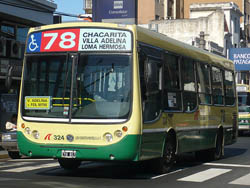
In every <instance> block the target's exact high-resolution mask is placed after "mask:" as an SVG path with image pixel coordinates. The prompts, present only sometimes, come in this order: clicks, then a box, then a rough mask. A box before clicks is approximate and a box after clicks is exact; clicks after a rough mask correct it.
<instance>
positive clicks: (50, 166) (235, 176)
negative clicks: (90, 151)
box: [0, 135, 250, 188]
mask: <svg viewBox="0 0 250 188" xmlns="http://www.w3.org/2000/svg"><path fill="white" fill-rule="evenodd" d="M249 143H250V136H249V135H246V136H244V137H239V139H238V142H237V143H236V144H234V145H231V146H227V147H226V148H225V157H224V158H223V159H221V160H218V161H213V162H209V163H200V162H197V161H196V160H195V157H194V155H193V154H191V153H190V154H186V155H182V156H180V157H179V158H178V161H177V163H176V164H175V166H174V168H173V169H172V171H171V172H169V173H167V174H151V173H149V172H147V171H145V170H144V168H142V166H141V165H134V164H114V163H100V162H84V163H83V164H82V165H81V167H80V168H79V169H78V170H76V171H65V170H64V169H62V168H60V166H59V165H58V163H57V161H56V160H53V159H30V158H23V159H18V160H11V159H1V160H0V186H1V187H3V188H12V187H18V188H22V187H25V188H27V187H36V188H42V187H46V188H50V187H51V188H52V187H53V188H57V187H58V188H88V187H90V188H95V187H98V188H100V187H101V188H102V187H105V188H106V187H108V188H109V187H126V188H128V187H129V188H133V187H136V188H140V187H143V188H152V187H154V188H157V187H162V188H163V187H164V188H166V187H171V188H180V187H183V188H184V187H185V188H196V187H197V188H200V187H202V188H211V187H212V188H217V187H218V188H224V187H226V188H241V187H242V188H243V187H244V188H245V187H246V186H250V160H249V159H250V144H249Z"/></svg>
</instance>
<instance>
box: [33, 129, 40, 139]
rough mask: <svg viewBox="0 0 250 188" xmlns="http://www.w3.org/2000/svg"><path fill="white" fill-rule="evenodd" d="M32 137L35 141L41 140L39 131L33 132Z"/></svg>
mask: <svg viewBox="0 0 250 188" xmlns="http://www.w3.org/2000/svg"><path fill="white" fill-rule="evenodd" d="M32 136H33V137H34V138H35V139H38V138H39V132H38V131H33V132H32Z"/></svg>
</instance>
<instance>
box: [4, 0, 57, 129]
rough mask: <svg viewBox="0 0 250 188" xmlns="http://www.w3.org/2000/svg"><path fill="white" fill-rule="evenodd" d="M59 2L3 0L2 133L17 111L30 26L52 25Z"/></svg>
mask: <svg viewBox="0 0 250 188" xmlns="http://www.w3.org/2000/svg"><path fill="white" fill-rule="evenodd" d="M56 8H57V6H56V4H54V3H53V2H52V1H48V0H22V1H20V0H4V1H0V101H1V103H0V132H1V131H4V129H5V122H6V121H8V120H9V119H10V117H11V116H12V115H13V114H15V113H17V105H18V95H19V88H20V80H21V72H22V61H23V54H24V48H25V41H26V36H27V32H28V29H29V28H30V27H35V26H40V25H45V24H52V23H53V13H54V11H55V9H56Z"/></svg>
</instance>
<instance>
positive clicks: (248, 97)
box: [238, 92, 250, 106]
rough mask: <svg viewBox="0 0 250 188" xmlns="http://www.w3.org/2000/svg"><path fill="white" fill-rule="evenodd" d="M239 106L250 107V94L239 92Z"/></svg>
mask: <svg viewBox="0 0 250 188" xmlns="http://www.w3.org/2000/svg"><path fill="white" fill-rule="evenodd" d="M238 105H239V106H246V105H249V106H250V93H247V92H238Z"/></svg>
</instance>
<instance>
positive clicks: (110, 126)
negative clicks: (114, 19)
mask: <svg viewBox="0 0 250 188" xmlns="http://www.w3.org/2000/svg"><path fill="white" fill-rule="evenodd" d="M237 114H238V104H237V98H236V86H235V74H234V65H233V63H232V62H231V61H229V60H227V59H225V58H223V57H220V56H218V55H214V54H211V53H209V52H207V51H204V50H201V49H198V48H195V47H192V46H190V45H187V44H184V43H182V42H179V41H176V40H174V39H171V38H169V37H167V36H165V35H163V34H159V33H157V32H154V31H150V30H148V29H145V28H142V27H139V26H137V25H124V24H112V23H82V22H80V23H79V22H76V23H63V24H56V25H47V26H41V27H36V28H31V29H30V30H29V33H28V38H27V44H26V50H25V58H24V63H23V74H22V84H21V89H20V104H19V112H18V125H17V126H18V131H17V134H18V146H19V149H20V152H21V153H22V154H23V155H26V156H30V157H51V158H55V159H58V162H59V164H60V166H61V167H63V168H64V169H76V168H78V167H79V166H80V165H81V162H82V161H116V162H135V163H136V164H145V166H147V167H148V168H149V169H150V170H152V172H156V173H165V172H167V171H169V169H170V168H171V166H172V165H173V164H174V163H175V161H176V156H177V155H179V154H182V153H186V152H192V153H194V154H195V155H196V156H197V157H198V158H199V159H202V160H203V159H204V160H216V159H219V158H221V157H222V156H223V153H224V146H225V145H229V144H233V143H234V142H236V140H237V126H238V125H237V124H238V119H237ZM139 161H142V162H139ZM137 162H138V163H137Z"/></svg>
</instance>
